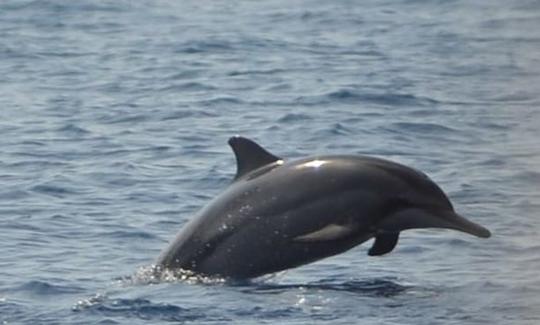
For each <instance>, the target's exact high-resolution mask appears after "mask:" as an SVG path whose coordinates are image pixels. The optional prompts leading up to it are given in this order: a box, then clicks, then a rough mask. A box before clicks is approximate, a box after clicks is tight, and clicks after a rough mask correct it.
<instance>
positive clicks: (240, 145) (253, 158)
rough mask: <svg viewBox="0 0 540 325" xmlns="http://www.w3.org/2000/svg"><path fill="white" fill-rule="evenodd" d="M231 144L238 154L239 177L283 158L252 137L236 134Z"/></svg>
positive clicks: (230, 140) (237, 167) (237, 176)
mask: <svg viewBox="0 0 540 325" xmlns="http://www.w3.org/2000/svg"><path fill="white" fill-rule="evenodd" d="M229 145H230V146H231V148H232V150H233V151H234V155H235V156H236V176H235V177H234V179H235V180H236V179H238V178H240V177H242V176H243V175H245V174H247V173H249V172H250V171H252V170H255V169H257V168H260V167H262V166H265V165H268V164H271V163H273V162H276V161H279V160H281V158H279V157H276V156H274V155H273V154H271V153H269V152H268V151H266V150H264V148H263V147H261V146H259V145H258V144H257V143H255V142H254V141H252V140H250V139H246V138H243V137H240V136H234V137H232V138H230V139H229Z"/></svg>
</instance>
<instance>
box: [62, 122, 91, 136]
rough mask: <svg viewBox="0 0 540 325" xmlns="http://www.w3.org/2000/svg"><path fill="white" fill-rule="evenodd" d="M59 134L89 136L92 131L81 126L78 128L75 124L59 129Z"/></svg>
mask: <svg viewBox="0 0 540 325" xmlns="http://www.w3.org/2000/svg"><path fill="white" fill-rule="evenodd" d="M57 131H58V132H61V133H66V134H68V135H75V136H80V135H85V134H89V133H90V131H88V130H86V129H84V128H82V127H80V126H77V125H75V124H66V125H64V126H62V127H60V128H58V129H57Z"/></svg>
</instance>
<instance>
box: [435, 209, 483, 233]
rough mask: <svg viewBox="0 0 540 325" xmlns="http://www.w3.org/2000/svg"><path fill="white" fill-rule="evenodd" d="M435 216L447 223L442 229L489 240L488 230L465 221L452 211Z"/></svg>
mask: <svg viewBox="0 0 540 325" xmlns="http://www.w3.org/2000/svg"><path fill="white" fill-rule="evenodd" d="M437 215H438V216H440V217H441V219H442V220H443V221H444V222H445V223H447V225H446V227H443V228H449V229H455V230H459V231H462V232H465V233H468V234H471V235H474V236H477V237H481V238H489V237H490V236H491V232H490V231H489V230H487V229H486V228H484V227H482V226H480V225H479V224H477V223H474V222H472V221H469V220H467V219H465V218H464V217H462V216H460V215H459V214H457V213H455V212H454V211H444V212H439V213H437Z"/></svg>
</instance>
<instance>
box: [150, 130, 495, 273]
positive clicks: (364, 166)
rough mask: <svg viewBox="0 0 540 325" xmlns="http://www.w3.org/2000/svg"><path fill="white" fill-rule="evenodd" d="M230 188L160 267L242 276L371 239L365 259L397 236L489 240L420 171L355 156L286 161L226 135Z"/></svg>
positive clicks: (181, 233) (383, 249)
mask: <svg viewBox="0 0 540 325" xmlns="http://www.w3.org/2000/svg"><path fill="white" fill-rule="evenodd" d="M228 143H229V145H230V146H231V147H232V150H233V151H234V154H235V156H236V162H237V172H236V176H235V177H234V180H233V181H232V183H231V184H230V185H229V186H228V187H227V188H226V189H225V191H223V192H222V193H221V194H219V195H218V196H217V197H215V198H214V199H213V200H212V201H210V202H209V203H208V204H207V205H206V206H205V207H203V208H202V209H201V210H200V211H199V212H198V213H197V214H196V215H195V217H194V218H193V219H191V220H190V221H189V222H187V223H186V224H185V225H184V227H183V228H182V229H181V230H180V231H179V233H178V234H177V236H176V238H175V239H174V240H173V241H172V242H171V243H170V245H169V246H168V247H167V248H166V249H165V250H164V251H163V252H162V253H161V254H160V256H159V257H158V259H157V261H156V266H157V267H158V268H159V269H169V270H173V271H176V270H185V271H189V272H192V273H195V274H200V275H203V276H210V277H220V278H226V279H227V278H229V279H249V278H254V277H258V276H261V275H264V274H268V273H274V272H278V271H282V270H285V269H289V268H294V267H298V266H301V265H304V264H307V263H311V262H314V261H317V260H320V259H322V258H325V257H329V256H332V255H336V254H339V253H343V252H345V251H347V250H349V249H351V248H353V247H355V246H357V245H359V244H362V243H364V242H365V241H368V240H369V239H372V238H375V241H374V243H373V246H372V247H371V248H370V249H369V251H368V255H370V256H379V255H384V254H387V253H389V252H391V251H392V250H393V249H394V247H395V246H396V244H397V242H398V238H399V234H400V232H401V231H403V230H407V229H415V228H446V229H454V230H457V231H461V232H465V233H468V234H471V235H474V236H477V237H482V238H488V237H490V235H491V234H490V232H489V230H487V229H486V228H484V227H482V226H480V225H478V224H476V223H473V222H471V221H469V220H467V219H465V218H464V217H462V216H460V215H459V214H458V213H456V212H455V211H454V208H453V206H452V203H450V200H449V199H448V197H447V196H446V195H445V193H444V192H443V191H442V190H441V188H440V187H439V186H437V184H435V183H434V182H433V181H432V180H431V179H430V178H429V177H428V176H427V175H425V174H424V173H422V172H420V171H417V170H415V169H413V168H410V167H407V166H404V165H402V164H399V163H396V162H392V161H389V160H384V159H380V158H374V157H368V156H359V155H327V156H314V157H308V158H304V159H299V160H294V161H290V162H286V161H284V160H283V159H282V158H280V157H277V156H275V155H273V154H271V153H269V152H268V151H266V150H265V149H263V148H262V147H261V146H259V145H258V144H257V143H255V142H254V141H252V140H249V139H247V138H243V137H240V136H235V137H232V138H230V139H229V142H228Z"/></svg>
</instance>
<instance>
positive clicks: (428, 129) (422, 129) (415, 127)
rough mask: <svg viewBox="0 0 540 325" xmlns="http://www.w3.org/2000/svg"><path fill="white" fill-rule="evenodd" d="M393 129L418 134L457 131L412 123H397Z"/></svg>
mask: <svg viewBox="0 0 540 325" xmlns="http://www.w3.org/2000/svg"><path fill="white" fill-rule="evenodd" d="M391 126H392V128H395V129H398V130H401V131H407V132H417V133H436V134H440V133H445V134H449V133H456V132H458V131H457V130H455V129H453V128H450V127H448V126H444V125H440V124H436V123H412V122H397V123H392V124H391Z"/></svg>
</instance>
